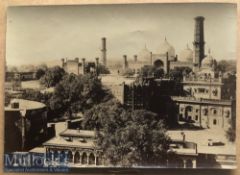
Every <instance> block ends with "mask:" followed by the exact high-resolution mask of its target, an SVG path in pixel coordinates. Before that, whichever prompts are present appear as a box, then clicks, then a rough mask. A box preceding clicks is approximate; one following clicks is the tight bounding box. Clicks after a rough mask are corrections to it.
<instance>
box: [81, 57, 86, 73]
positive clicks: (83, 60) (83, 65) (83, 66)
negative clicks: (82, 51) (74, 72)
mask: <svg viewBox="0 0 240 175" xmlns="http://www.w3.org/2000/svg"><path fill="white" fill-rule="evenodd" d="M85 67H86V62H85V58H82V74H83V75H84V74H85Z"/></svg>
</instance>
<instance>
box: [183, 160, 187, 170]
mask: <svg viewBox="0 0 240 175" xmlns="http://www.w3.org/2000/svg"><path fill="white" fill-rule="evenodd" d="M183 168H187V160H185V159H183Z"/></svg>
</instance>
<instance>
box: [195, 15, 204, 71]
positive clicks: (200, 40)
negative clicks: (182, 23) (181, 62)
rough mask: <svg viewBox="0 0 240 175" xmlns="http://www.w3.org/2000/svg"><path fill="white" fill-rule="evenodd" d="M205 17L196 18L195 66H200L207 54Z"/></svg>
mask: <svg viewBox="0 0 240 175" xmlns="http://www.w3.org/2000/svg"><path fill="white" fill-rule="evenodd" d="M204 44H205V42H204V17H202V16H198V17H196V18H195V31H194V42H193V48H194V64H195V67H198V68H199V67H200V66H201V62H202V60H203V58H204V56H205V54H204Z"/></svg>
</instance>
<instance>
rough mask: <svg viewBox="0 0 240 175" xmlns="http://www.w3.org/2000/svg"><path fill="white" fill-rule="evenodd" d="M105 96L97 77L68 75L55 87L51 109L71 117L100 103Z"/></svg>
mask: <svg viewBox="0 0 240 175" xmlns="http://www.w3.org/2000/svg"><path fill="white" fill-rule="evenodd" d="M104 96H105V91H104V90H103V89H102V85H101V82H100V80H99V79H98V78H97V77H96V76H94V75H92V74H86V75H75V74H66V75H65V76H64V77H63V78H62V80H61V81H60V82H59V83H58V84H57V85H56V87H55V91H54V93H53V95H52V97H51V99H50V108H51V110H54V111H58V112H59V113H61V114H62V113H67V115H68V116H69V117H71V116H72V113H73V112H74V113H76V112H79V111H82V110H85V109H89V108H90V107H92V106H93V105H94V104H97V103H99V102H100V101H101V100H102V99H103V98H104Z"/></svg>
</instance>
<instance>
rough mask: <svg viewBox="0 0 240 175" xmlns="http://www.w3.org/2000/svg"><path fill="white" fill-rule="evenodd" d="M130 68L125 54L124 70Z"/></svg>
mask: <svg viewBox="0 0 240 175" xmlns="http://www.w3.org/2000/svg"><path fill="white" fill-rule="evenodd" d="M127 68H128V61H127V55H123V70H126V69H127Z"/></svg>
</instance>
